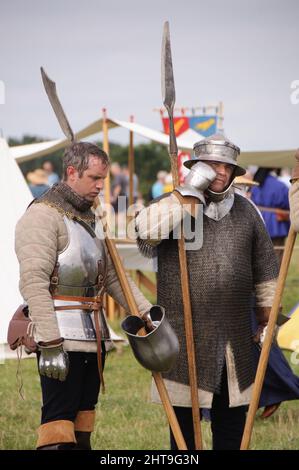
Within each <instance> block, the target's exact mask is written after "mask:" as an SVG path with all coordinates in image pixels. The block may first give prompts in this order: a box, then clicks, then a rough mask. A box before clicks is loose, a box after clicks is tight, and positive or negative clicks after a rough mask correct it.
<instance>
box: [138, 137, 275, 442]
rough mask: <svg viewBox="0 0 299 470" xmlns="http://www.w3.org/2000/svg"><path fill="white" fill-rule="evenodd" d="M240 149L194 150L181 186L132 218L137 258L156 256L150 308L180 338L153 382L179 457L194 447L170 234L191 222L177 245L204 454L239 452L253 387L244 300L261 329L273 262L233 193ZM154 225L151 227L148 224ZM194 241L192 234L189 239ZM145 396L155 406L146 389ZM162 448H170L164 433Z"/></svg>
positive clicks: (216, 142)
mask: <svg viewBox="0 0 299 470" xmlns="http://www.w3.org/2000/svg"><path fill="white" fill-rule="evenodd" d="M239 153H240V149H239V148H238V147H237V146H236V145H234V144H233V143H232V142H231V141H229V140H228V139H227V138H226V137H224V136H223V135H220V134H215V135H213V136H211V137H209V138H207V139H204V140H202V141H200V142H198V143H196V144H195V145H194V158H193V159H192V160H189V161H188V162H186V163H185V166H186V167H187V168H189V169H190V170H191V171H190V172H189V174H188V175H187V177H186V179H185V182H184V184H183V185H182V186H179V187H177V188H175V189H174V191H173V192H172V193H169V194H167V195H165V196H164V197H162V198H160V199H156V200H155V201H154V202H153V203H152V204H151V205H150V206H149V207H148V208H146V209H143V210H142V211H141V212H140V213H139V214H138V216H137V218H136V231H137V236H138V243H139V247H140V250H141V252H143V253H144V254H147V255H149V254H150V255H151V256H154V255H155V254H157V256H158V277H157V281H158V303H159V304H161V305H163V306H164V307H165V309H166V315H167V317H168V319H169V322H170V323H171V325H172V327H173V328H174V330H175V331H176V333H177V335H178V336H179V339H180V349H181V351H180V356H179V359H178V361H177V362H176V364H175V366H174V367H173V368H172V369H171V370H170V372H168V373H167V374H163V375H164V378H165V383H166V386H167V389H168V392H169V395H170V398H171V401H172V403H173V405H174V409H175V412H176V414H177V417H178V420H179V422H180V425H181V427H182V431H183V434H184V437H185V439H186V442H187V446H188V448H189V449H194V448H195V447H194V434H193V424H192V412H191V400H190V390H189V377H188V364H187V353H186V339H185V335H183V334H182V332H183V331H184V324H183V299H182V294H181V289H180V283H181V281H180V274H179V257H178V246H177V240H175V234H176V233H177V228H178V227H180V222H181V221H182V220H183V221H184V223H183V226H185V222H186V218H187V217H188V216H189V219H190V214H191V225H192V224H193V226H195V234H194V235H195V239H196V236H197V235H198V234H202V239H201V240H200V243H194V244H193V245H192V243H186V252H187V261H188V274H189V284H190V299H191V306H192V322H193V331H194V342H195V344H194V346H195V356H196V366H197V376H198V393H199V403H200V406H201V407H202V408H209V409H210V410H211V427H212V435H213V449H215V450H220V449H229V450H234V449H239V448H240V443H241V438H242V434H243V429H244V425H245V419H246V410H247V405H248V404H249V401H250V397H251V392H252V385H253V381H254V365H253V354H252V346H253V340H255V341H259V335H256V337H255V338H252V332H251V318H250V317H251V308H252V305H251V299H252V293H253V292H254V293H255V296H256V306H257V307H256V315H257V321H258V324H259V326H260V328H259V330H258V331H262V329H263V327H265V326H266V324H267V321H268V317H269V314H270V308H271V304H272V300H273V297H274V291H275V286H276V278H277V275H278V267H277V261H276V257H275V254H274V250H273V246H272V243H271V240H270V238H269V236H268V234H267V232H266V229H265V227H264V224H263V222H262V220H261V218H260V216H259V214H258V213H257V211H256V210H255V208H254V207H253V206H252V204H250V202H249V201H247V199H246V198H244V197H242V196H240V195H238V194H235V193H234V189H233V187H232V183H233V179H234V178H235V176H240V175H243V174H244V173H245V170H244V169H243V168H241V167H240V166H239V165H238V164H237V156H238V155H239ZM153 221H154V222H153ZM198 236H200V235H198ZM152 396H153V400H154V401H158V395H157V393H156V390H155V388H154V386H153V390H152ZM171 447H172V449H175V443H174V440H173V436H172V435H171Z"/></svg>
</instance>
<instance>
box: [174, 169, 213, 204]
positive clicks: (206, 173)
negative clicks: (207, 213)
mask: <svg viewBox="0 0 299 470" xmlns="http://www.w3.org/2000/svg"><path fill="white" fill-rule="evenodd" d="M215 178H216V172H215V170H214V169H213V168H212V167H211V166H210V165H207V164H206V163H203V162H197V163H195V164H194V165H193V166H192V167H191V169H190V172H189V173H188V175H187V176H186V178H185V183H184V185H182V186H177V187H176V188H175V190H176V191H178V192H179V193H180V194H181V195H182V196H193V197H196V198H197V199H199V201H200V202H202V203H204V204H205V197H204V191H205V190H206V189H207V188H208V187H209V186H210V184H211V183H212V182H213V181H214V179H215Z"/></svg>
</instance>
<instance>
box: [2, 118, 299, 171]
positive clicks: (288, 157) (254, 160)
mask: <svg viewBox="0 0 299 470" xmlns="http://www.w3.org/2000/svg"><path fill="white" fill-rule="evenodd" d="M107 123H108V127H109V128H114V127H122V128H124V129H127V130H129V131H133V132H135V133H136V134H138V135H140V136H142V137H145V138H147V139H149V140H151V141H154V142H158V143H160V144H163V145H168V144H169V136H168V135H167V134H164V133H163V132H160V131H156V130H154V129H150V128H149V127H145V126H142V125H140V124H137V123H135V122H127V121H119V120H118V119H107ZM102 127H103V120H102V119H98V120H97V121H95V122H93V123H91V124H89V125H88V126H87V127H85V128H84V129H82V130H81V131H79V132H77V133H76V139H77V140H80V139H84V138H86V137H90V136H92V135H94V134H97V133H99V132H101V131H102ZM199 140H201V136H200V135H199V134H197V133H196V132H194V131H193V132H190V129H188V130H187V131H186V132H185V133H183V134H181V135H180V136H179V137H178V138H177V143H178V147H179V149H180V150H183V151H190V150H192V149H193V145H194V143H195V142H198V141H199ZM67 145H68V141H67V140H66V139H62V140H52V141H48V142H40V143H35V144H28V145H19V146H17V147H11V148H10V151H11V155H12V156H13V157H14V158H15V159H16V160H17V161H18V163H22V162H26V161H28V160H33V159H34V158H37V157H42V156H44V155H48V154H50V153H52V152H55V151H56V150H59V149H61V148H64V147H66V146H67ZM294 153H295V149H290V150H273V151H272V150H269V151H252V152H251V151H244V152H241V155H240V157H239V159H238V161H239V164H240V165H243V166H249V165H257V166H264V167H270V168H282V167H290V168H291V167H293V166H294Z"/></svg>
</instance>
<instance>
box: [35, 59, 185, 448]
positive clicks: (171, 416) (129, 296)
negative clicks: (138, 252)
mask: <svg viewBox="0 0 299 470" xmlns="http://www.w3.org/2000/svg"><path fill="white" fill-rule="evenodd" d="M41 74H42V80H43V84H44V87H45V90H46V93H47V95H48V98H49V101H50V103H51V106H52V108H53V110H54V113H55V115H56V117H57V120H58V122H59V124H60V127H61V129H62V131H63V133H64V134H65V136H66V137H67V138H68V139H69V140H70V141H71V142H74V141H75V136H74V133H73V131H72V128H71V126H70V124H69V121H68V119H67V117H66V114H65V112H64V110H63V107H62V105H61V103H60V100H59V98H58V95H57V92H56V84H55V82H53V81H52V80H51V79H50V78H49V77H48V76H47V74H46V73H45V71H44V69H43V68H41ZM97 206H100V201H99V200H97V201H96V202H95V207H97ZM102 224H103V229H104V233H105V242H106V245H107V249H108V251H109V253H110V256H111V259H112V261H113V264H114V267H115V270H116V273H117V276H118V279H119V282H120V285H121V287H122V290H123V293H124V296H125V299H126V301H127V304H128V307H129V309H130V312H131V314H132V315H137V316H140V315H139V312H138V308H137V304H136V301H135V299H134V296H133V293H132V290H131V287H130V285H129V282H128V279H127V276H126V273H125V269H124V267H123V265H122V262H121V259H120V256H119V254H118V251H117V249H116V246H115V243H114V241H113V240H112V239H111V237H110V236H109V232H108V227H107V224H106V223H105V222H104V221H103V220H102ZM142 333H143V335H144V334H145V331H144V332H142V331H141V332H140V334H141V335H142ZM152 374H153V378H154V380H155V383H156V386H157V389H158V392H159V394H160V398H161V401H162V404H163V406H164V409H165V413H166V416H167V418H168V421H169V425H170V427H171V430H172V432H173V435H174V438H175V441H176V443H177V446H178V449H179V450H187V446H186V443H185V440H184V437H183V434H182V432H181V429H180V426H179V423H178V420H177V417H176V414H175V412H174V410H173V407H172V404H171V402H170V399H169V396H168V393H167V389H166V387H165V384H164V382H163V378H162V375H161V374H160V373H157V372H153V373H152Z"/></svg>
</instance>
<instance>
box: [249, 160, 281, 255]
mask: <svg viewBox="0 0 299 470" xmlns="http://www.w3.org/2000/svg"><path fill="white" fill-rule="evenodd" d="M254 181H256V182H258V183H259V186H257V187H254V188H252V192H251V199H252V201H253V202H254V203H255V204H256V205H257V207H258V208H259V210H260V211H261V213H262V216H263V219H264V221H265V224H266V228H267V231H268V233H269V235H270V237H271V240H272V242H273V245H274V247H275V251H276V254H277V257H278V261H279V263H281V259H282V255H283V248H282V247H283V246H284V243H285V238H286V237H287V235H288V232H289V228H290V221H289V214H288V213H287V212H286V213H284V212H282V211H279V209H283V211H289V208H290V206H289V197H288V188H287V186H286V185H285V184H284V183H282V182H281V181H279V180H278V179H277V177H276V175H275V173H274V172H273V168H259V169H258V170H257V172H256V173H255V175H254ZM275 209H276V210H275Z"/></svg>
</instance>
